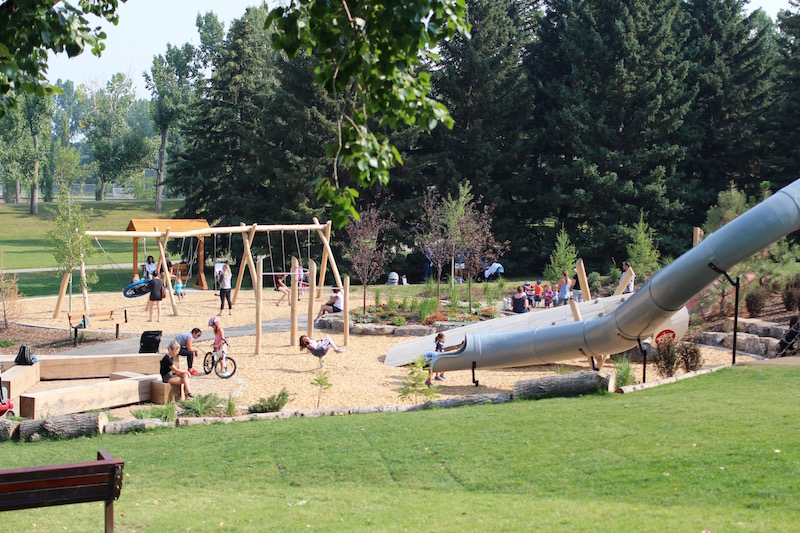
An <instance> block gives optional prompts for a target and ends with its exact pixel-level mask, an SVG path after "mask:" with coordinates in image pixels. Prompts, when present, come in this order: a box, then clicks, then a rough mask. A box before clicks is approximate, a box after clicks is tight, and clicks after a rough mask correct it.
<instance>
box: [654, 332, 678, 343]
mask: <svg viewBox="0 0 800 533" xmlns="http://www.w3.org/2000/svg"><path fill="white" fill-rule="evenodd" d="M655 340H656V344H663V343H665V342H669V341H674V340H675V332H674V331H672V330H671V329H665V330H663V331H660V332H659V333H658V334H657V335H656V336H655Z"/></svg>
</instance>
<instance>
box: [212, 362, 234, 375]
mask: <svg viewBox="0 0 800 533" xmlns="http://www.w3.org/2000/svg"><path fill="white" fill-rule="evenodd" d="M214 373H216V374H217V375H218V376H219V377H221V378H222V379H227V378H229V377H231V376H232V375H234V374H235V373H236V361H234V360H233V359H231V358H230V357H223V358H222V359H220V360H219V361H217V364H216V365H215V366H214Z"/></svg>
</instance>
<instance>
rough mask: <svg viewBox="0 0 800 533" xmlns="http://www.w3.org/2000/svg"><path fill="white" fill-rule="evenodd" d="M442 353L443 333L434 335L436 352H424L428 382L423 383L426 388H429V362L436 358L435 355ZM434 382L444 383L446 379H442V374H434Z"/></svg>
mask: <svg viewBox="0 0 800 533" xmlns="http://www.w3.org/2000/svg"><path fill="white" fill-rule="evenodd" d="M443 352H444V333H439V334H438V335H436V351H434V352H425V363H426V364H427V366H428V380H427V381H426V382H425V385H427V386H428V387H430V386H431V378H430V376H431V362H432V361H433V359H434V358H435V357H436V354H440V353H443ZM433 379H435V380H436V381H445V380H446V379H447V378H446V377H444V372H436V376H435V377H434V378H433Z"/></svg>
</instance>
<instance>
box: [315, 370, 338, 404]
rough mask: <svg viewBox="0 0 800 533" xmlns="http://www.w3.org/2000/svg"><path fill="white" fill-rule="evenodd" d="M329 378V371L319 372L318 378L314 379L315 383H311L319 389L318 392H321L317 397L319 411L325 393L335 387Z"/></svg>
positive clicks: (317, 373)
mask: <svg viewBox="0 0 800 533" xmlns="http://www.w3.org/2000/svg"><path fill="white" fill-rule="evenodd" d="M328 377H329V376H328V371H327V370H317V372H316V377H315V378H314V381H312V382H311V384H312V385H314V386H315V387H317V390H318V391H319V395H318V396H317V409H319V403H320V402H321V401H322V393H323V391H326V390H328V389H330V388H331V387H332V386H333V385H332V384H331V382H330V380H329V379H328Z"/></svg>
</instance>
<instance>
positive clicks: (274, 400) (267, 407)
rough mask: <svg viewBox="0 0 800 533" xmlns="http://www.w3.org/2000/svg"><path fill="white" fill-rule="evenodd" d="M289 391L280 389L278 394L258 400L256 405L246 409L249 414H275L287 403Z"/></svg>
mask: <svg viewBox="0 0 800 533" xmlns="http://www.w3.org/2000/svg"><path fill="white" fill-rule="evenodd" d="M289 399H290V398H289V391H287V390H286V389H281V391H280V392H279V393H278V394H273V395H272V396H270V397H269V398H259V399H258V401H257V402H256V403H254V404H253V405H251V406H250V407H248V410H249V411H250V412H251V413H277V412H278V411H280V410H281V409H283V408H284V406H285V405H286V404H287V403H289Z"/></svg>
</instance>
